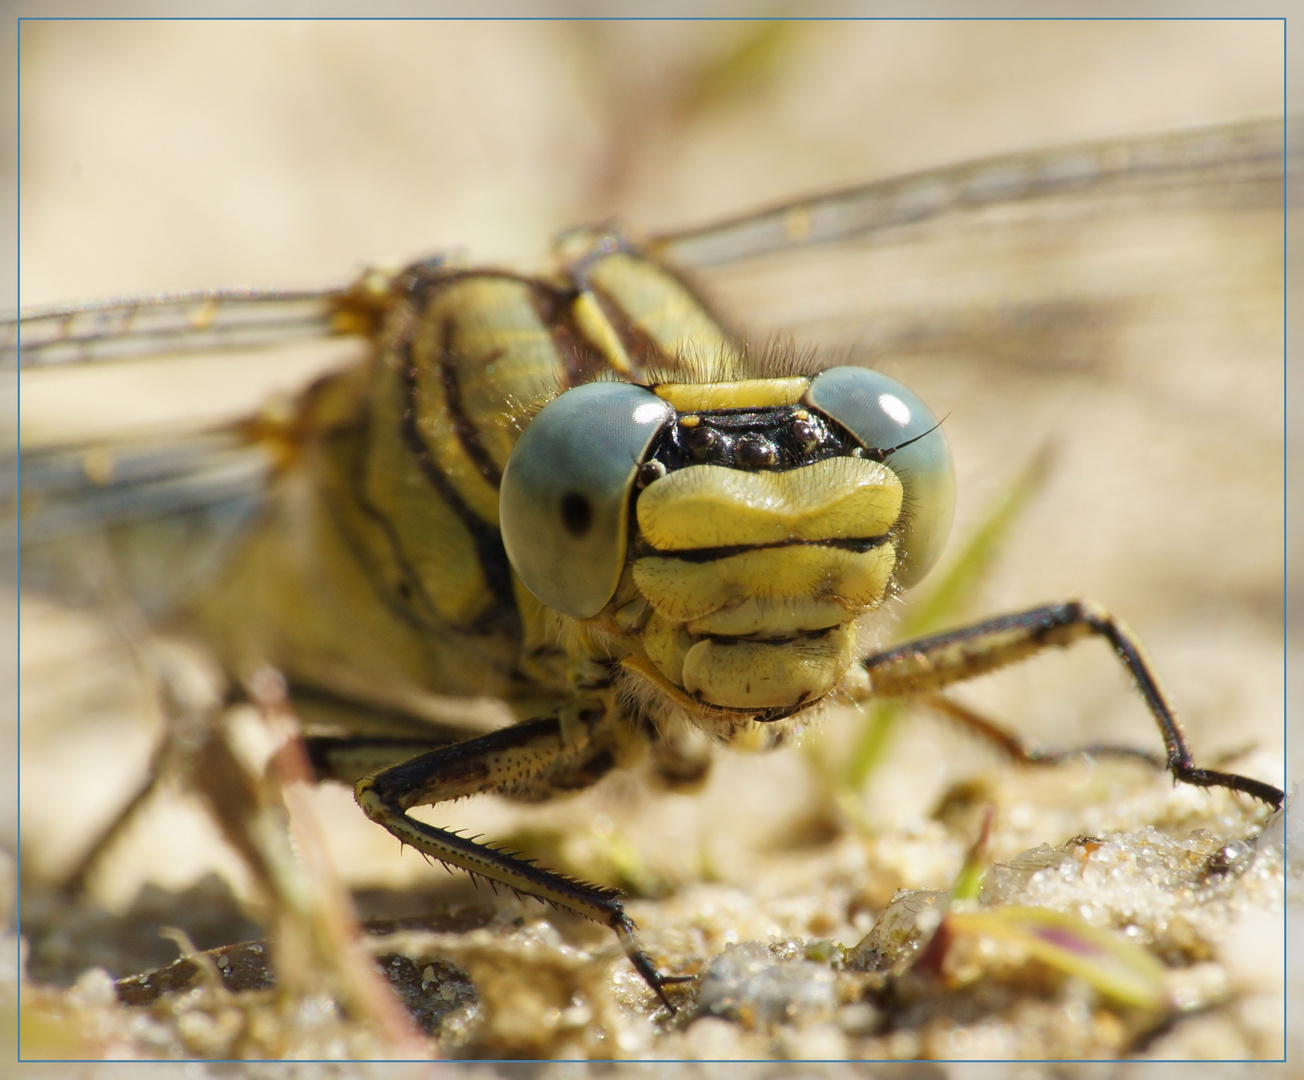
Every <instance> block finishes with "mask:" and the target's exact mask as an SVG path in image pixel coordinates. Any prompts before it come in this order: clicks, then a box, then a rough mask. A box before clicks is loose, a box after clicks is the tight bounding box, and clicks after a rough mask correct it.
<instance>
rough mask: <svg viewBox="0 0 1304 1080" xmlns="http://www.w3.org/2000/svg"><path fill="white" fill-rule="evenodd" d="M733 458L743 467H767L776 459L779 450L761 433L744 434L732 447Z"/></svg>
mask: <svg viewBox="0 0 1304 1080" xmlns="http://www.w3.org/2000/svg"><path fill="white" fill-rule="evenodd" d="M734 458H735V460H736V461H737V462H738V466H739V467H740V468H743V469H768V468H769V467H770V466H772V465H773V464H774V463H775V462H776V461H778V459H779V452H778V450H777V449H776V448H775V446H774V443H772V442H770V440H769V439H767V438H765V436H763V435H744V436H743V437H742V438H741V439H739V440H738V443H737V445H736V446H735V447H734Z"/></svg>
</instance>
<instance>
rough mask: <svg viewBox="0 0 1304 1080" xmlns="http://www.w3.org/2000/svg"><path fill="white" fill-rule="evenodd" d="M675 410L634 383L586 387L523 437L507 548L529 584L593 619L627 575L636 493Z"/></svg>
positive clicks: (555, 603)
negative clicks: (646, 463) (646, 459)
mask: <svg viewBox="0 0 1304 1080" xmlns="http://www.w3.org/2000/svg"><path fill="white" fill-rule="evenodd" d="M673 415H674V409H673V408H671V406H670V405H669V404H668V403H667V402H665V401H662V400H661V399H660V398H659V397H657V396H656V395H655V394H654V393H652V391H650V390H646V389H644V388H643V387H641V386H632V385H630V384H629V383H612V382H600V383H587V384H586V385H584V386H577V387H575V389H573V390H567V391H566V392H565V393H563V394H560V395H558V396H557V397H555V398H553V399H552V401H550V402H548V404H547V405H545V406H544V407H543V409H542V410H541V411H540V412H539V415H538V416H536V417H535V418H534V420H533V421H532V422H531V423H530V426H529V427H527V428H526V429H525V431H524V432H522V433H521V437H520V438H519V439H517V441H516V445H515V446H514V447H513V448H512V453H511V456H510V457H509V458H508V459H507V467H506V469H504V470H503V481H502V487H501V488H500V489H499V493H498V512H499V523H500V526H501V528H502V534H503V547H505V548H506V549H507V557H508V559H510V560H511V563H512V568H513V569H514V570H515V571H516V573H517V575H518V576H519V577H520V579H521V583H522V584H523V585H524V586H525V587H526V588H527V589H529V590H530V592H532V593H533V594H534V595H535V596H536V597H538V599H539V600H540V601H542V602H543V603H544V604H546V605H547V606H548V607H550V608H552V609H554V610H555V611H560V612H561V613H562V614H563V615H572V616H574V617H575V618H577V619H587V618H590V617H591V616H594V615H596V614H597V613H598V612H599V611H601V610H602V609H603V608H604V607H605V606H606V604H607V601H608V600H610V599H611V597H612V596H613V595H614V594H615V592H616V586H617V585H618V584H619V583H620V575H621V573H622V571H623V570H624V568H625V550H626V544H627V542H628V535H627V528H628V524H627V523H628V520H629V515H628V513H627V510H628V507H629V500H630V492H631V491H632V489H633V487H634V483H635V480H636V479H637V477H638V473H639V466H640V465H641V464H642V461H643V455H644V454H645V453H646V452H647V449H648V447H649V446H650V445H651V443H652V440H653V439H654V438H655V437H656V434H657V432H658V431H660V430H661V428H662V426H663V425H664V424H665V423H666V421H667V420H669V419H670V418H671V417H672V416H673Z"/></svg>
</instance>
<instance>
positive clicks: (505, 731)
mask: <svg viewBox="0 0 1304 1080" xmlns="http://www.w3.org/2000/svg"><path fill="white" fill-rule="evenodd" d="M606 719H607V707H606V706H605V705H604V704H603V703H602V702H596V701H588V702H585V701H581V702H577V703H573V704H571V705H568V706H565V707H564V708H563V709H561V710H559V711H558V712H557V713H555V714H553V715H550V716H544V717H539V718H537V719H534V720H527V721H524V722H523V723H520V724H516V725H514V726H512V727H508V728H502V729H500V730H498V731H492V732H489V733H488V734H485V735H481V736H479V737H477V738H474V739H470V740H468V741H466V742H462V743H458V744H456V745H454V746H444V747H440V748H438V749H435V750H431V751H429V752H427V753H423V754H419V755H418V756H416V757H413V758H411V759H410V760H407V761H404V762H401V763H400V764H397V765H393V766H391V767H390V768H387V769H385V770H384V771H382V772H379V773H377V774H376V775H374V776H368V777H364V778H363V779H361V780H359V781H358V783H357V785H356V787H355V788H354V794H355V796H356V798H357V800H358V805H359V806H361V807H362V809H363V811H364V812H365V813H366V815H367V816H368V817H369V818H371V819H372V820H373V821H375V822H376V823H377V824H380V825H383V826H384V827H385V828H386V829H387V830H388V831H389V832H390V833H391V834H392V835H394V836H396V837H397V838H398V839H399V840H400V841H402V842H403V843H405V844H410V845H411V846H412V847H414V848H416V849H417V850H418V851H421V852H422V853H424V854H426V855H428V856H429V857H430V858H432V859H437V860H439V861H440V862H443V863H445V864H447V865H449V866H456V867H459V868H461V869H463V870H466V871H467V872H468V873H470V874H471V875H472V876H473V877H480V878H484V879H486V880H488V881H492V882H497V883H499V884H502V885H505V886H507V888H509V889H513V890H515V891H516V892H518V893H521V894H523V895H526V896H533V897H535V898H537V899H539V900H542V901H544V902H545V903H549V904H553V905H554V906H556V907H559V908H564V909H565V910H567V911H572V912H575V913H576V914H578V915H582V916H584V917H585V918H589V919H592V920H594V921H595V922H598V923H602V924H603V925H605V926H609V927H610V928H611V929H612V930H613V931H614V932H615V934H616V937H617V938H618V939H619V941H620V944H621V947H622V948H623V949H624V950H625V955H626V956H628V957H629V960H630V962H631V963H632V964H633V965H634V968H635V969H636V970H637V971H638V973H639V974H640V975H642V976H643V978H644V980H645V981H646V982H647V984H648V985H649V986H650V987H651V988H652V990H653V992H654V993H655V994H656V995H657V997H658V998H659V999H660V1000H661V1003H662V1004H663V1005H665V1006H666V1008H668V1009H670V1011H671V1012H673V1011H674V1006H673V1005H672V1004H671V1003H670V1000H669V999H668V998H667V996H666V993H665V986H666V984H667V983H670V982H675V981H678V980H676V979H674V978H669V977H666V976H663V975H661V974H660V973H659V972H658V971H657V969H656V965H655V964H653V962H652V959H651V957H649V956H648V954H647V953H646V952H645V951H644V949H643V947H642V945H640V944H639V941H638V938H637V936H636V934H635V928H634V923H633V922H632V921H631V920H630V918H629V916H627V915H626V914H625V911H624V908H623V907H622V906H621V903H620V894H619V893H618V892H617V891H616V890H614V889H607V888H603V887H601V886H598V885H592V884H589V883H588V882H583V881H576V880H573V879H571V878H568V877H566V876H565V875H564V874H560V873H558V872H556V871H554V870H547V869H544V868H543V867H539V866H535V865H534V864H533V863H531V862H528V861H526V860H525V859H523V858H521V857H519V856H517V855H515V854H512V853H510V852H507V851H503V850H500V849H498V848H495V847H492V846H490V845H488V844H482V843H478V842H477V841H475V840H470V839H467V838H466V837H463V836H460V835H458V834H457V833H454V832H450V831H449V830H447V829H441V828H438V827H436V826H434V825H428V824H426V823H425V822H422V821H418V820H417V819H416V818H413V817H411V816H409V815H408V813H407V811H408V810H410V809H411V808H412V807H414V806H433V805H435V804H437V803H441V802H447V801H448V800H450V799H459V798H463V797H465V796H468V795H478V794H482V793H487V792H495V793H498V794H503V795H516V796H518V797H525V798H530V797H532V796H536V795H538V794H541V793H542V792H543V791H545V790H546V789H547V788H548V786H549V785H550V784H552V783H553V781H554V780H555V781H557V783H556V787H557V789H558V790H561V789H566V788H573V787H575V786H579V784H580V783H581V782H582V781H583V780H584V779H586V778H590V777H591V778H592V779H596V778H597V776H598V775H601V773H602V772H604V771H606V766H607V765H608V764H609V763H610V762H611V760H612V757H613V748H612V746H611V745H610V742H611V740H610V739H609V738H608V737H605V736H606V732H605V730H604V729H606V728H607V727H608V725H607V724H606V723H604V721H605V720H606Z"/></svg>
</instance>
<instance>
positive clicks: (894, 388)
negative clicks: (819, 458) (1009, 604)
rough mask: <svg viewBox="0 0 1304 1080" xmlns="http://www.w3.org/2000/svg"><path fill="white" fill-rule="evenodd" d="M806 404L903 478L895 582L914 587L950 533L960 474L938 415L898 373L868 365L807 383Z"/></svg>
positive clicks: (822, 375) (823, 373) (832, 371)
mask: <svg viewBox="0 0 1304 1080" xmlns="http://www.w3.org/2000/svg"><path fill="white" fill-rule="evenodd" d="M806 403H807V404H808V405H810V406H811V407H813V408H815V409H818V410H819V411H820V412H822V413H823V414H824V415H825V416H828V417H830V418H832V419H833V420H836V421H837V422H838V423H839V424H841V425H842V426H843V427H844V428H846V429H847V430H848V431H850V432H851V434H852V435H854V436H855V437H856V438H857V439H858V440H860V444H861V445H862V446H863V447H864V448H865V450H866V451H868V453H869V455H870V456H871V457H874V458H876V459H879V460H882V461H883V463H884V464H885V465H887V467H888V468H889V469H891V470H892V471H893V472H894V473H896V474H897V476H898V477H900V479H901V486H902V488H903V489H904V492H905V498H904V501H903V503H902V508H901V518H902V524H903V528H902V529H901V531H900V533H899V534H898V538H897V565H896V572H895V573H896V579H897V582H898V583H899V584H900V585H902V586H904V587H907V588H908V587H909V586H911V585H913V584H915V583H916V582H917V581H919V580H920V579H921V578H922V577H923V576H924V575H925V574H926V573H927V572H928V571H929V570H930V569H931V568H932V566H933V564H934V563H935V562H936V561H937V557H938V556H939V555H940V554H941V553H942V548H943V547H944V546H945V545H946V538H947V537H948V536H949V535H950V532H951V516H952V514H953V512H954V510H955V474H954V472H953V471H952V468H951V450H950V447H949V446H947V443H946V436H945V435H944V434H942V429H941V427H940V426H939V425H938V422H937V417H935V416H934V415H933V413H932V412H931V411H930V410H929V408H928V406H926V405H925V404H924V403H923V402H922V401H920V400H919V398H917V397H915V395H914V394H912V393H911V392H910V391H909V390H907V389H906V388H905V387H904V386H902V385H901V384H900V383H899V382H897V381H896V380H895V379H889V378H888V377H887V376H886V375H883V374H881V373H880V372H877V371H871V370H870V369H869V368H858V367H835V368H829V369H828V370H827V371H821V372H820V373H819V374H818V375H816V376H815V377H814V378H813V379H812V380H811V383H810V389H809V390H808V391H807V392H806Z"/></svg>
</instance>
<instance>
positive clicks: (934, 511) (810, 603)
mask: <svg viewBox="0 0 1304 1080" xmlns="http://www.w3.org/2000/svg"><path fill="white" fill-rule="evenodd" d="M953 501H954V485H953V479H952V472H951V460H950V452H949V450H948V448H947V445H946V439H945V436H944V435H943V434H942V431H941V428H940V426H939V424H938V422H937V420H936V418H935V417H934V416H933V414H932V413H931V412H929V411H928V409H927V408H926V407H925V406H924V405H923V403H922V402H920V401H919V399H918V398H916V397H915V396H914V395H913V394H912V393H911V392H910V391H909V390H907V389H906V388H905V387H903V386H901V385H900V384H899V383H897V382H895V381H894V380H892V379H889V378H887V377H886V376H884V375H881V374H879V373H878V372H875V371H871V370H868V369H865V368H852V367H840V368H830V369H828V370H826V371H824V372H821V373H820V374H818V375H816V376H814V377H812V378H807V377H791V378H779V379H759V380H747V381H741V382H730V383H707V384H663V385H659V386H655V387H642V386H636V385H632V384H628V383H591V384H587V385H585V386H580V387H577V388H575V389H573V390H569V391H566V392H565V393H563V394H562V395H560V396H559V397H557V398H556V399H554V400H553V401H552V402H550V403H549V404H548V405H547V406H546V407H545V408H544V409H543V410H542V411H541V412H540V413H539V415H538V416H537V417H536V418H535V419H534V421H533V422H532V423H531V425H530V426H529V427H528V428H527V429H526V430H525V432H524V433H523V434H522V436H521V438H520V440H519V441H518V442H517V444H516V447H515V448H514V449H513V451H512V456H511V458H510V460H509V462H508V465H507V469H506V471H505V473H504V476H503V485H502V492H501V499H500V512H501V524H502V533H503V542H504V545H505V546H506V549H507V553H508V557H509V558H510V559H511V561H512V565H513V567H514V568H515V570H516V572H517V574H518V575H519V576H520V578H521V581H522V583H523V584H524V585H525V586H526V587H527V588H528V589H529V590H530V591H531V592H532V593H533V594H534V595H535V596H536V597H537V598H538V599H539V600H541V601H542V602H543V603H544V604H546V605H547V606H549V607H550V608H552V609H554V610H556V611H558V612H560V613H561V614H562V615H565V616H569V617H571V618H573V619H576V620H581V621H583V622H584V623H585V624H586V625H588V626H589V627H590V628H591V629H596V630H603V631H606V632H607V633H606V635H605V636H606V639H607V640H608V641H614V642H615V645H614V650H615V652H616V653H618V654H619V656H618V658H620V659H622V660H628V661H629V663H627V665H626V666H627V667H630V668H632V669H633V670H635V671H637V672H639V673H641V674H643V675H644V676H645V677H646V678H647V679H649V680H650V681H651V682H653V683H654V685H656V686H657V687H658V688H660V689H661V690H663V691H664V692H665V693H666V694H667V695H668V696H669V697H671V698H672V699H674V700H677V701H679V702H680V703H681V704H684V705H686V706H687V707H688V708H689V709H690V710H691V708H692V706H693V704H694V703H696V704H698V705H705V706H710V707H717V708H723V709H728V710H736V711H750V712H753V713H762V714H764V713H767V712H769V713H774V712H776V711H778V712H783V711H789V712H790V711H792V710H793V709H795V708H798V707H801V706H803V705H805V704H807V703H813V702H815V701H818V700H819V699H820V698H822V697H823V696H824V695H826V694H827V693H829V692H830V691H831V690H833V689H834V688H835V687H836V686H837V685H838V684H839V683H840V682H841V681H842V680H843V677H844V676H845V675H846V672H847V669H848V667H849V666H850V664H851V663H852V660H853V659H854V646H855V641H856V634H855V628H854V624H855V622H856V620H857V619H859V618H860V617H861V616H862V615H864V614H865V613H866V612H868V611H871V610H873V609H874V608H875V607H877V606H878V605H879V604H880V603H881V602H882V600H883V598H884V597H885V596H887V595H888V594H889V592H890V591H891V590H892V589H893V588H895V587H906V586H909V585H911V584H913V583H914V582H915V581H917V580H919V578H920V577H922V576H923V574H924V573H926V572H927V570H928V569H929V567H931V565H932V564H933V562H934V561H935V560H936V558H937V556H938V554H939V553H940V551H941V548H942V546H943V544H944V543H945V540H946V536H947V533H948V532H949V529H950V522H951V510H952V505H953Z"/></svg>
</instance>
